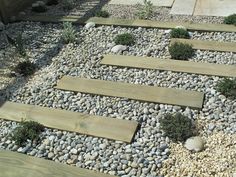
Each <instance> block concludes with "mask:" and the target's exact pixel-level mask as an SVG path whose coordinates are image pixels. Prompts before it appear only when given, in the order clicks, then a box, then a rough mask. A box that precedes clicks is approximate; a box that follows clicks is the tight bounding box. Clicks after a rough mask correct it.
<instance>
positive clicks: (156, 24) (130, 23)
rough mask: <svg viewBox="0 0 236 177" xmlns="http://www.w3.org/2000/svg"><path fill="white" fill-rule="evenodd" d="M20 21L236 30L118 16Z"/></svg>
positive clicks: (235, 30) (233, 29) (32, 18)
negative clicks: (119, 17)
mask: <svg viewBox="0 0 236 177" xmlns="http://www.w3.org/2000/svg"><path fill="white" fill-rule="evenodd" d="M17 20H18V21H34V22H46V23H58V22H66V21H69V22H72V23H76V24H85V23H88V22H95V24H97V25H114V26H126V27H146V28H162V29H171V28H175V27H176V26H180V25H181V26H185V27H186V28H187V29H188V30H190V31H212V32H236V26H234V25H226V24H207V23H190V22H162V21H152V20H140V19H135V20H134V19H133V20H132V19H118V18H100V17H92V18H89V19H88V20H85V19H81V17H79V16H42V15H34V16H21V17H17Z"/></svg>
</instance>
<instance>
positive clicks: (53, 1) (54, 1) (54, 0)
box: [46, 0, 59, 6]
mask: <svg viewBox="0 0 236 177" xmlns="http://www.w3.org/2000/svg"><path fill="white" fill-rule="evenodd" d="M58 3H59V2H58V0H48V1H47V3H46V4H47V5H48V6H52V5H57V4H58Z"/></svg>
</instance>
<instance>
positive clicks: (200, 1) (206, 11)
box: [109, 0, 236, 16]
mask: <svg viewBox="0 0 236 177" xmlns="http://www.w3.org/2000/svg"><path fill="white" fill-rule="evenodd" d="M150 1H151V2H152V4H153V5H154V6H160V7H169V8H171V12H170V13H171V14H176V15H204V16H228V15H231V14H233V13H236V0H150ZM138 3H139V4H143V0H110V2H109V4H121V5H136V4H138Z"/></svg>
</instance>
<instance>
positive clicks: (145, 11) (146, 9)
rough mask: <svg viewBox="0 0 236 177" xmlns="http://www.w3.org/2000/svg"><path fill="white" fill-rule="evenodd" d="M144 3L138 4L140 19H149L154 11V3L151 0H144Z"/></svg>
mask: <svg viewBox="0 0 236 177" xmlns="http://www.w3.org/2000/svg"><path fill="white" fill-rule="evenodd" d="M143 3H144V5H142V4H138V12H137V15H138V17H139V18H140V19H149V18H150V17H151V16H152V15H153V13H154V11H153V4H152V2H151V1H149V0H143Z"/></svg>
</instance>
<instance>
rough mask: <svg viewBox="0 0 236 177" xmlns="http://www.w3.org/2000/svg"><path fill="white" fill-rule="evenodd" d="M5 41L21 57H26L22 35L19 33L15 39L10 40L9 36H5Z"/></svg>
mask: <svg viewBox="0 0 236 177" xmlns="http://www.w3.org/2000/svg"><path fill="white" fill-rule="evenodd" d="M6 36H7V41H8V43H9V44H11V45H13V46H14V47H15V48H16V51H17V52H18V53H19V54H20V55H21V56H26V51H25V45H24V40H23V37H22V33H19V34H18V35H17V37H16V39H13V38H11V37H10V36H9V35H7V34H6Z"/></svg>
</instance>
